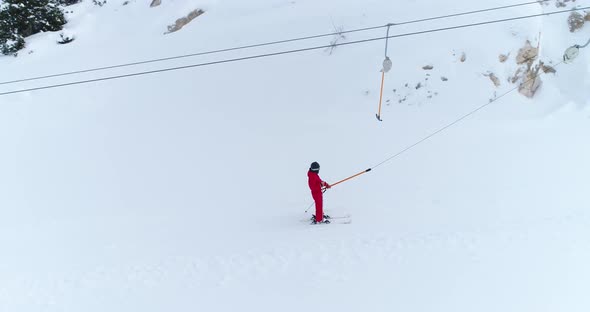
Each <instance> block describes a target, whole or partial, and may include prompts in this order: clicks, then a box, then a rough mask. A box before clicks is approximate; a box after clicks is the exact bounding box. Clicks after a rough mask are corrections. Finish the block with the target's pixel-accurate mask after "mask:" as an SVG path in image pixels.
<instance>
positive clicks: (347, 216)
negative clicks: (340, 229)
mask: <svg viewBox="0 0 590 312" xmlns="http://www.w3.org/2000/svg"><path fill="white" fill-rule="evenodd" d="M350 218H352V215H351V214H349V213H348V214H344V215H336V216H332V215H330V216H329V218H326V219H327V220H330V222H331V221H336V220H344V219H350ZM311 221H313V217H309V218H307V219H302V220H301V222H311Z"/></svg>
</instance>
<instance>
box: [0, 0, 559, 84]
mask: <svg viewBox="0 0 590 312" xmlns="http://www.w3.org/2000/svg"><path fill="white" fill-rule="evenodd" d="M548 1H552V0H538V1H531V2H525V3H519V4H512V5H505V6H500V7H494V8H487V9H480V10H474V11H468V12H461V13H454V14H448V15H441V16H436V17H429V18H423V19H417V20H410V21H405V22H399V23H388V24H386V25H381V26H372V27H366V28H358V29H352V30H346V31H340V32H333V33H327V34H320V35H312V36H306V37H299V38H291V39H285V40H278V41H271V42H265V43H257V44H251V45H244V46H238V47H232V48H225V49H219V50H211V51H206V52H197V53H191V54H185V55H178V56H171V57H165V58H158V59H152V60H145V61H139V62H133V63H124V64H118V65H111V66H104V67H96V68H91V69H83V70H77V71H70V72H64V73H59V74H51V75H45V76H37V77H31V78H23V79H17V80H10V81H3V82H0V85H5V84H13V83H18V82H25V81H33V80H40V79H47V78H55V77H61V76H69V75H75V74H82V73H88V72H94V71H101V70H107V69H115V68H121V67H129V66H135V65H142V64H149V63H156V62H163V61H170V60H176V59H182V58H188V57H195V56H202V55H208V54H217V53H222V52H229V51H236V50H243V49H251V48H257V47H263V46H270V45H277V44H283V43H288V42H295V41H302V40H310V39H317V38H322V37H329V36H334V35H341V34H349V33H354V32H363V31H368V30H374V29H380V28H385V27H390V26H401V25H406V24H413V23H421V22H427V21H433V20H437V19H444V18H450V17H457V16H463V15H470V14H476V13H483V12H490V11H496V10H503V9H508V8H514V7H519V6H526V5H531V4H535V3H537V4H538V3H544V2H548Z"/></svg>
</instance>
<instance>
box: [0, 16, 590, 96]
mask: <svg viewBox="0 0 590 312" xmlns="http://www.w3.org/2000/svg"><path fill="white" fill-rule="evenodd" d="M586 9H590V7H583V8H577V9H571V10H563V11H554V12H549V13H542V14H534V15H526V16H519V17H512V18H506V19H500V20H493V21H487V22H480V23H472V24H465V25H459V26H452V27H445V28H438V29H431V30H424V31H418V32H411V33H405V34H399V35H392V36H388V37H387V36H386V37H377V38H370V39H364V40H357V41H351V42H343V43H337V44H328V45H322V46H316V47H310V48H301V49H295V50H287V51H281V52H274V53H267V54H258V55H252V56H246V57H240V58H233V59H225V60H220V61H213V62H206V63H199V64H192V65H185V66H178V67H171V68H164V69H158V70H151V71H144V72H137V73H131V74H125V75H118V76H110V77H104V78H96V79H89V80H81V81H74V82H68V83H61V84H54V85H47V86H41V87H34V88H28V89H20V90H14V91H7V92H1V93H0V96H3V95H9V94H15V93H22V92H29V91H37V90H45V89H52V88H59V87H65V86H72V85H79V84H86V83H92V82H99V81H106V80H114V79H121V78H128V77H135V76H142V75H149V74H155V73H163V72H168V71H176V70H181V69H187V68H194V67H202V66H209V65H217V64H223V63H231V62H238V61H245V60H251V59H259V58H265V57H270V56H277V55H285V54H293V53H300V52H305V51H312V50H318V49H325V48H329V47H333V46H346V45H353V44H360V43H366V42H372V41H378V40H385V39H390V38H401V37H408V36H415V35H420V34H427V33H435V32H440V31H446V30H454V29H460V28H467V27H474V26H481V25H488V24H495V23H501V22H508V21H515V20H521V19H527V18H533V17H540V16H549V15H555V14H563V13H569V12H572V11H580V10H586Z"/></svg>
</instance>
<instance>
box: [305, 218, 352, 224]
mask: <svg viewBox="0 0 590 312" xmlns="http://www.w3.org/2000/svg"><path fill="white" fill-rule="evenodd" d="M351 223H352V219H350V218H349V219H342V218H339V219H335V220H331V219H330V223H313V221H310V222H309V224H310V225H330V224H351Z"/></svg>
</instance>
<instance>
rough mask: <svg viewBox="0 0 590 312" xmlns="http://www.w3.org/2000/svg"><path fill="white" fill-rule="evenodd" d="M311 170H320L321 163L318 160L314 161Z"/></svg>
mask: <svg viewBox="0 0 590 312" xmlns="http://www.w3.org/2000/svg"><path fill="white" fill-rule="evenodd" d="M309 170H310V171H313V172H320V164H318V162H317V161H314V162H312V163H311V166H310V167H309Z"/></svg>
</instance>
